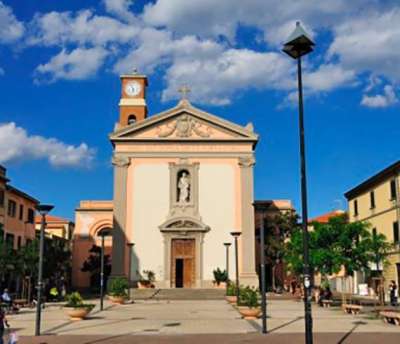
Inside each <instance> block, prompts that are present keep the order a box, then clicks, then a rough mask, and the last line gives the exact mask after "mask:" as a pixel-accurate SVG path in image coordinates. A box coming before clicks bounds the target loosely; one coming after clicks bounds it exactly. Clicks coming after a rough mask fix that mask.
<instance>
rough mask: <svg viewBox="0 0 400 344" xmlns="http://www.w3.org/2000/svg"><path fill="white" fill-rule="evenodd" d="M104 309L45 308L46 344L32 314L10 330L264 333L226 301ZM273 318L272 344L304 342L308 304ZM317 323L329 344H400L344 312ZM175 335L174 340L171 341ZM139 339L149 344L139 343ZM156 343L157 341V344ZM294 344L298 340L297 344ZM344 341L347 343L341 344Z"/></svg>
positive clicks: (324, 313) (278, 303)
mask: <svg viewBox="0 0 400 344" xmlns="http://www.w3.org/2000/svg"><path fill="white" fill-rule="evenodd" d="M105 306H106V309H105V311H103V312H99V310H98V305H97V306H96V308H95V310H94V311H93V312H92V313H91V316H90V318H89V319H87V320H83V321H77V322H71V321H69V320H68V317H67V316H66V314H65V313H64V310H63V309H62V308H60V307H59V306H55V305H52V306H49V307H46V309H45V310H44V312H43V323H42V334H44V335H48V336H46V337H42V338H41V339H40V338H28V337H24V336H31V335H32V334H33V332H34V320H35V312H34V310H33V309H32V310H23V311H22V312H21V313H20V314H17V315H13V316H9V317H8V318H9V322H10V323H11V326H12V327H13V328H15V329H17V331H18V333H19V334H20V335H21V336H23V337H22V340H21V343H74V344H78V343H97V342H99V343H128V342H132V343H142V342H146V343H156V342H157V343H158V342H159V343H168V342H171V343H178V342H179V343H181V342H182V343H186V342H189V343H192V344H193V343H201V342H202V341H200V338H207V335H205V334H209V335H211V336H214V337H213V338H216V339H215V340H217V339H218V342H221V343H225V342H227V343H229V342H236V340H235V341H233V340H232V341H226V338H237V339H238V340H239V338H241V340H243V342H249V338H250V339H251V341H253V339H254V342H255V343H257V342H259V341H258V340H259V339H258V338H259V334H258V333H257V331H258V330H259V329H260V327H261V320H257V321H246V320H243V319H241V317H240V315H239V313H238V312H237V311H236V309H235V308H233V307H232V306H231V305H229V304H228V303H226V302H225V301H223V300H214V301H211V300H209V301H137V302H136V303H135V304H127V305H122V306H120V305H112V304H110V303H108V302H106V303H105ZM268 314H269V315H270V316H269V318H268V323H267V324H268V331H269V333H270V334H269V338H270V339H271V340H272V338H275V339H274V341H273V342H275V340H277V341H276V343H280V342H282V343H286V340H287V342H288V343H289V342H303V339H302V338H303V333H304V319H303V303H301V302H296V301H293V300H272V301H271V302H269V303H268ZM313 319H314V332H315V333H316V335H317V336H319V337H317V338H321V341H322V340H323V342H324V344H327V343H330V342H332V343H339V342H341V343H342V342H343V343H345V342H346V343H352V342H353V341H348V339H346V338H348V337H349V336H350V337H351V338H352V340H355V338H358V339H359V340H360V342H363V343H364V344H366V343H375V341H374V339H373V338H378V337H379V336H380V335H385V337H382V340H383V339H384V342H385V343H391V342H392V340H393V343H394V342H398V340H397V339H396V341H394V340H395V339H394V338H400V326H394V325H387V324H385V323H383V322H382V320H380V319H373V318H372V317H371V316H367V315H363V314H360V315H357V316H352V315H346V314H344V313H343V312H342V311H341V309H340V308H332V309H324V308H320V307H315V306H314V307H313ZM220 334H228V335H230V336H231V337H229V336H228V337H224V336H220V337H218V336H219V335H220ZM132 335H133V336H132ZM171 335H172V336H173V337H169V336H171ZM292 335H293V336H294V337H293V336H292ZM143 336H145V337H143ZM202 336H203V337H202ZM377 336H378V337H377ZM129 338H130V339H129ZM139 338H148V339H146V341H137V340H138V339H139ZM151 338H153V339H151ZM154 338H156V339H157V340H155V341H154ZM174 338H175V339H174ZM176 338H180V339H179V340H177V339H176ZM184 338H186V339H185V340H184ZM190 338H192V340H190ZM285 338H286V339H285ZM293 338H298V340H297V339H296V340H295V341H293ZM322 338H325V339H322ZM362 338H363V339H362ZM300 339H301V340H300ZM342 339H346V341H344V340H343V341H341V340H342ZM186 340H187V341H186ZM204 340H205V341H204V342H207V340H206V339H204ZM371 340H372V341H371ZM212 342H215V341H214V340H211V341H210V343H212ZM237 342H238V343H239V342H242V341H237ZM260 342H261V339H260ZM354 342H358V340H357V341H354Z"/></svg>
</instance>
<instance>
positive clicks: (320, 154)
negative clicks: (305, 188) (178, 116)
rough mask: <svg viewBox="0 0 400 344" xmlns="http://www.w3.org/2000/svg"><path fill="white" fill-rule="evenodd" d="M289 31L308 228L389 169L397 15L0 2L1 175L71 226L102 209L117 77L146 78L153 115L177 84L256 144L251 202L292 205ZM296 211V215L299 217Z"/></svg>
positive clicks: (398, 69)
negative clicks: (304, 43)
mask: <svg viewBox="0 0 400 344" xmlns="http://www.w3.org/2000/svg"><path fill="white" fill-rule="evenodd" d="M296 20H300V21H301V22H302V23H303V24H304V26H305V27H306V29H307V30H308V31H309V32H310V34H312V35H313V38H314V40H315V41H316V49H315V52H314V53H313V54H311V55H310V56H309V57H307V59H306V60H305V61H304V84H305V85H304V86H305V95H306V100H305V124H306V144H307V168H308V185H309V209H310V215H311V216H314V215H318V214H320V213H322V212H326V211H329V210H332V209H333V208H336V207H342V208H343V207H345V201H344V199H343V193H344V192H345V191H347V190H348V189H349V188H351V187H353V186H355V185H356V184H357V183H359V182H361V181H362V180H364V179H365V178H367V177H368V176H370V175H372V174H373V173H375V172H377V171H379V170H380V169H382V168H384V167H386V166H387V165H389V164H391V163H392V162H394V161H396V160H398V159H399V151H400V149H399V148H400V147H399V146H400V143H399V139H398V138H399V131H400V125H399V101H398V93H399V80H400V65H399V64H398V61H399V59H400V50H399V48H398V47H399V46H400V6H399V4H398V2H396V1H377V0H363V1H361V0H354V1H352V2H351V3H349V2H348V1H344V0H343V1H342V0H337V1H329V2H321V1H316V0H315V1H312V0H304V1H297V2H296V5H293V2H292V1H289V0H281V1H249V2H245V1H236V0H220V1H218V2H215V1H214V0H202V1H184V0H157V1H152V2H149V3H146V2H144V1H130V0H104V1H85V2H81V1H66V0H58V1H54V0H41V1H29V2H28V1H24V2H21V1H17V0H15V1H11V0H2V1H0V163H2V164H3V165H5V166H6V167H7V168H8V175H9V177H10V178H11V179H12V183H13V185H15V186H17V187H19V188H21V189H23V190H25V191H27V192H28V193H30V194H32V195H33V196H35V197H37V198H38V199H40V200H41V201H43V202H51V203H53V204H54V205H55V206H56V208H55V210H54V214H58V215H61V216H65V217H69V218H73V210H74V208H75V207H76V206H77V205H78V203H79V200H83V199H111V197H112V168H111V164H110V157H111V145H110V143H109V141H108V138H107V135H108V134H109V133H110V132H111V131H112V129H113V127H114V123H115V122H116V120H117V118H118V107H117V104H118V100H119V92H120V88H119V87H120V85H119V77H118V75H119V74H120V73H123V72H127V71H130V70H132V68H134V67H136V68H138V70H139V71H140V72H143V73H146V74H147V75H148V77H149V84H150V85H149V89H148V99H147V102H148V106H149V111H150V114H154V113H157V112H159V111H161V110H163V109H166V108H168V107H171V106H174V105H175V104H176V102H177V99H178V94H177V89H178V87H179V86H180V85H182V84H183V83H185V84H188V85H189V86H190V87H191V89H192V92H191V95H190V99H191V101H192V102H193V103H194V104H195V105H196V106H197V107H200V108H203V109H205V110H206V111H209V112H211V113H213V114H216V115H219V116H221V117H223V118H226V119H228V120H231V121H233V122H236V123H238V124H242V125H245V124H246V123H247V122H253V124H254V126H255V130H256V132H257V133H258V134H260V137H261V138H260V142H259V144H258V146H257V153H256V158H257V165H256V168H255V196H256V198H257V199H291V200H292V201H293V202H294V204H295V206H296V207H298V208H299V205H300V201H299V199H300V197H299V196H300V189H299V159H298V155H299V153H298V151H299V149H298V117H297V107H296V95H297V94H296V74H295V63H294V61H292V60H291V59H290V58H289V57H287V56H286V55H284V54H283V53H281V51H280V50H281V44H282V42H283V41H284V39H285V38H286V37H287V36H288V35H289V34H290V32H291V31H292V30H293V28H294V25H295V21H296ZM299 209H300V208H299Z"/></svg>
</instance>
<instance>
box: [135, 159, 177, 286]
mask: <svg viewBox="0 0 400 344" xmlns="http://www.w3.org/2000/svg"><path fill="white" fill-rule="evenodd" d="M133 171H134V172H133V190H128V195H131V197H133V209H131V210H129V209H128V211H133V215H132V219H133V221H132V223H133V228H130V229H129V230H130V231H133V233H132V234H133V236H132V237H133V241H134V242H135V247H134V253H135V254H136V256H137V257H140V258H139V260H138V261H136V259H134V260H133V262H134V264H135V263H136V262H138V263H139V264H138V265H139V268H136V269H134V270H138V271H140V273H142V271H143V270H152V271H154V272H155V273H156V280H163V279H164V275H163V269H164V265H163V264H164V246H163V238H162V234H161V232H160V229H159V228H158V226H159V225H160V224H162V223H163V222H164V221H165V220H166V217H167V215H168V209H169V168H168V163H165V164H148V165H145V164H143V165H142V164H141V165H138V166H134V170H133Z"/></svg>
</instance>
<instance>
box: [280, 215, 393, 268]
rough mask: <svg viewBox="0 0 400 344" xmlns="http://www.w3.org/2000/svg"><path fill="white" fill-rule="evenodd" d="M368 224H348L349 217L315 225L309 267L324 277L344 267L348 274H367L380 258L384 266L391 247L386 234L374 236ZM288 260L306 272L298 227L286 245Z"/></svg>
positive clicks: (291, 266) (343, 216) (290, 264)
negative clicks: (356, 272)
mask: <svg viewBox="0 0 400 344" xmlns="http://www.w3.org/2000/svg"><path fill="white" fill-rule="evenodd" d="M369 228H370V224H369V223H368V222H351V223H349V222H348V220H347V216H346V215H340V216H336V217H332V218H330V219H329V221H328V223H317V222H316V223H313V230H312V231H310V232H309V255H310V266H311V268H312V270H313V271H314V273H321V274H322V276H327V275H332V274H335V273H338V272H339V271H340V270H341V269H342V268H343V267H344V269H345V272H346V274H349V275H353V273H354V271H362V270H364V271H368V270H370V269H371V263H374V262H376V261H377V259H379V261H380V262H382V263H383V264H384V263H385V262H386V261H387V255H388V253H389V252H390V250H391V248H392V246H391V245H390V244H389V243H388V242H387V241H386V238H385V236H384V235H383V234H379V235H376V236H373V235H372V234H371V233H370V231H369ZM285 251H286V261H287V262H288V265H289V266H290V268H291V269H292V270H293V271H294V272H295V273H298V274H301V273H302V270H303V235H302V231H301V229H300V228H296V229H295V230H294V231H293V232H292V233H291V236H290V240H289V241H288V242H287V243H286V248H285Z"/></svg>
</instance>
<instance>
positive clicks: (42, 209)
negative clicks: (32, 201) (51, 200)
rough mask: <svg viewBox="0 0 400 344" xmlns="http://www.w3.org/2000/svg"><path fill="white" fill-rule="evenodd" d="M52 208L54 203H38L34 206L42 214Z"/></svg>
mask: <svg viewBox="0 0 400 344" xmlns="http://www.w3.org/2000/svg"><path fill="white" fill-rule="evenodd" d="M53 208H54V205H50V204H38V205H37V206H36V210H37V211H38V212H39V214H40V215H42V216H45V215H47V214H48V213H49V212H50V211H51V210H52V209H53Z"/></svg>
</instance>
